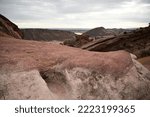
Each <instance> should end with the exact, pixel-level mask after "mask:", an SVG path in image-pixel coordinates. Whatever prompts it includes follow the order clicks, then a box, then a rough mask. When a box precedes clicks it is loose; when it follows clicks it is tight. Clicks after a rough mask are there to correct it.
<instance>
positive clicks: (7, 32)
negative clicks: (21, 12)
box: [0, 14, 23, 39]
mask: <svg viewBox="0 0 150 117" xmlns="http://www.w3.org/2000/svg"><path fill="white" fill-rule="evenodd" d="M0 36H6V37H10V36H12V37H15V38H18V39H21V38H22V37H23V34H22V32H21V30H20V29H19V28H18V26H17V25H15V24H14V23H12V22H11V21H10V20H8V19H7V18H6V17H4V16H3V15H1V14H0Z"/></svg>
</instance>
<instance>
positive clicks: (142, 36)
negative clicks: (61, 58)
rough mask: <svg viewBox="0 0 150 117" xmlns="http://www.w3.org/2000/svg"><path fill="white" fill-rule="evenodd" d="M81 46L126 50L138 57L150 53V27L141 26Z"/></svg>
mask: <svg viewBox="0 0 150 117" xmlns="http://www.w3.org/2000/svg"><path fill="white" fill-rule="evenodd" d="M81 48H83V49H87V50H92V51H101V52H106V51H116V50H126V51H128V52H130V53H133V54H135V55H136V56H137V57H138V58H141V57H146V56H149V55H150V27H145V28H140V29H137V30H134V31H132V32H130V33H126V34H123V35H119V36H116V37H110V38H105V39H100V40H96V41H94V42H91V43H88V44H85V45H83V46H82V47H81Z"/></svg>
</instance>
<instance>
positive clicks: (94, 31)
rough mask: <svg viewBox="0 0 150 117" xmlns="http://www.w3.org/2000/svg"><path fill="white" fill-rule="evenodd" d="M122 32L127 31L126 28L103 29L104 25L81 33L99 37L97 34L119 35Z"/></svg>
mask: <svg viewBox="0 0 150 117" xmlns="http://www.w3.org/2000/svg"><path fill="white" fill-rule="evenodd" d="M124 32H129V30H127V29H115V28H114V29H105V28H104V27H97V28H94V29H91V30H89V31H87V32H85V33H83V35H88V36H90V37H99V36H108V35H115V36H116V35H119V34H123V33H124Z"/></svg>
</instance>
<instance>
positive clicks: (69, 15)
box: [0, 0, 150, 28]
mask: <svg viewBox="0 0 150 117" xmlns="http://www.w3.org/2000/svg"><path fill="white" fill-rule="evenodd" d="M0 13H1V14H3V15H5V16H6V17H8V18H9V19H10V20H12V21H13V22H15V23H16V24H17V25H18V26H19V27H22V28H27V27H38V28H93V27H98V26H104V27H108V28H112V27H116V28H121V27H123V28H130V27H140V26H146V25H148V23H149V22H150V17H149V16H150V0H0Z"/></svg>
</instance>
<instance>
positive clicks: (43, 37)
mask: <svg viewBox="0 0 150 117" xmlns="http://www.w3.org/2000/svg"><path fill="white" fill-rule="evenodd" d="M21 31H22V33H23V35H24V39H26V40H37V41H53V40H57V41H64V40H66V39H74V38H75V33H73V32H70V31H63V30H51V29H21Z"/></svg>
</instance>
